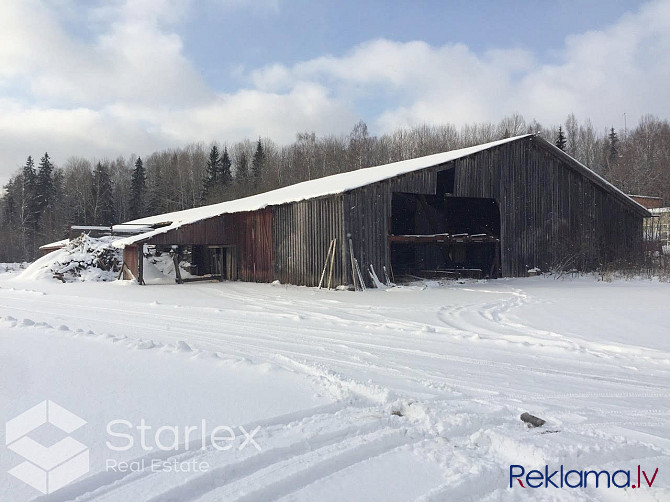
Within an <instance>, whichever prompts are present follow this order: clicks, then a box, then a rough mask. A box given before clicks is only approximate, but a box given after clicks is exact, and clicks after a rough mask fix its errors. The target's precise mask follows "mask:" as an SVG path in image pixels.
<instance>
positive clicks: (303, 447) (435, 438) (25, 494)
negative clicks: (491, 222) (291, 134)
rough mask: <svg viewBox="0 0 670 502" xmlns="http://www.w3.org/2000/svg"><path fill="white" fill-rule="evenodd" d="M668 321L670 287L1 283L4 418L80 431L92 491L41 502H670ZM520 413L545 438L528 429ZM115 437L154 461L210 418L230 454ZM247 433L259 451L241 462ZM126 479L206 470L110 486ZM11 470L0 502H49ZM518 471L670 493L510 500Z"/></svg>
mask: <svg viewBox="0 0 670 502" xmlns="http://www.w3.org/2000/svg"><path fill="white" fill-rule="evenodd" d="M668 305H670V285H669V284H663V283H654V282H649V281H630V282H624V281H615V282H612V283H603V282H596V281H595V280H594V279H592V278H580V279H567V280H563V281H556V280H553V279H547V278H541V277H540V278H531V279H522V280H497V281H489V282H471V283H467V284H451V285H447V286H443V287H439V288H438V287H430V286H429V287H427V288H420V287H414V288H412V287H406V288H395V289H392V290H388V291H379V290H368V291H367V292H365V293H354V292H334V291H331V292H328V291H316V290H314V289H310V288H301V287H291V286H289V287H286V286H279V285H268V284H246V283H223V284H220V283H194V284H185V285H151V286H146V287H139V286H136V285H133V284H130V283H127V282H126V283H119V282H116V283H71V284H62V283H60V282H56V281H46V280H41V281H28V280H22V279H18V278H16V273H15V272H11V271H10V272H7V273H4V274H0V368H2V379H1V380H0V404H1V406H0V410H1V412H2V413H1V414H0V415H1V416H0V420H1V421H2V422H5V421H7V420H9V419H11V418H13V417H14V416H16V415H18V414H19V413H21V412H22V411H25V410H26V409H28V408H30V407H31V406H34V405H35V404H37V403H39V402H41V401H42V400H45V399H48V400H52V401H54V402H56V403H58V404H59V405H61V406H63V407H65V408H67V409H68V410H70V411H71V412H73V413H76V414H77V415H79V416H80V417H82V418H84V419H85V420H86V421H87V422H88V423H87V425H85V426H84V427H82V428H81V429H79V430H77V431H75V432H73V433H72V437H74V438H76V439H77V440H79V441H81V442H82V443H84V444H85V445H87V446H88V447H89V449H90V472H89V473H88V474H87V475H85V476H84V477H82V478H80V479H79V480H77V481H74V482H73V483H72V484H70V485H68V486H66V487H64V488H62V489H61V490H58V491H56V492H55V493H53V494H51V495H49V496H45V497H43V499H44V500H49V501H57V500H71V499H75V500H81V501H84V500H105V501H131V500H132V501H140V500H142V501H155V502H158V501H166V500H178V501H186V500H188V501H214V500H221V501H228V500H245V501H252V500H255V501H266V500H282V501H289V500H290V501H296V500H300V501H317V500H333V501H335V500H366V501H369V500H379V501H384V502H390V501H395V500H399V501H400V500H422V501H444V500H455V501H460V500H656V501H661V500H670V456H669V455H670V415H669V412H670V327H669V326H668V324H669V323H668V311H669V310H668V309H669V307H668ZM524 411H528V412H530V413H532V414H534V415H537V416H539V417H542V418H544V419H546V420H547V424H546V425H545V426H544V427H541V428H538V429H528V428H526V427H524V424H523V423H522V422H521V421H520V420H519V415H520V414H521V413H522V412H524ZM119 419H120V420H127V421H128V422H130V423H131V424H139V423H140V420H142V419H144V420H145V423H146V424H150V425H151V426H152V427H153V429H152V433H151V434H150V435H149V440H148V443H150V444H148V445H145V446H151V445H152V444H153V445H154V446H156V445H155V439H156V438H155V436H153V431H155V430H156V429H157V428H158V427H161V426H173V428H175V427H177V426H178V427H180V428H181V429H180V430H183V427H184V426H186V425H193V426H199V425H200V424H201V422H202V420H206V421H207V424H211V426H212V427H214V426H217V425H222V426H228V427H230V428H231V430H233V431H235V433H236V437H235V440H234V441H233V442H232V443H231V444H232V445H233V448H231V449H229V450H226V451H219V450H217V449H216V448H215V447H214V445H212V444H211V442H208V440H206V441H205V444H204V449H202V446H203V445H202V444H201V443H199V442H198V441H194V442H193V444H191V445H190V448H189V449H188V450H186V449H185V445H184V444H183V439H184V438H183V437H181V438H179V439H180V441H179V443H180V445H179V447H178V451H177V452H176V453H175V452H162V451H158V449H157V448H156V447H154V449H153V450H151V451H147V450H146V449H145V448H142V447H141V446H140V445H139V441H138V440H136V441H135V444H134V446H133V448H131V449H130V450H129V451H125V452H114V451H111V450H110V449H109V448H108V447H107V445H106V442H109V441H110V439H114V440H115V441H116V439H115V438H110V436H109V434H108V433H107V431H106V426H107V424H108V423H109V422H110V421H113V420H119ZM239 426H242V427H243V428H244V430H245V431H247V433H249V434H251V433H252V431H256V432H255V433H254V434H253V440H254V442H255V443H256V444H257V445H258V447H256V446H255V445H254V444H251V443H248V444H246V445H245V446H244V447H243V448H242V449H241V450H240V447H241V446H243V441H244V440H245V437H246V436H244V434H243V433H242V432H240V429H239ZM44 427H45V428H48V427H49V426H44ZM257 428H258V429H257ZM118 430H120V429H118ZM124 430H125V429H124ZM164 432H165V434H163V436H161V440H162V441H163V442H165V443H169V442H170V441H168V440H169V439H170V437H171V436H170V432H169V431H167V432H166V431H164ZM50 433H53V431H51V430H38V431H36V432H35V433H34V438H35V439H36V440H38V441H42V442H43V443H45V444H47V445H48V444H49V443H48V442H47V439H46V437H47V436H48V435H49V434H50ZM40 434H41V435H40ZM134 434H135V435H134V438H135V439H137V437H138V433H137V431H135V432H134ZM198 437H199V436H198ZM4 443H5V442H4V441H2V442H1V444H2V445H4ZM116 444H119V442H117V443H116ZM259 448H260V451H259ZM133 459H136V460H138V459H139V460H142V459H143V460H144V461H145V465H147V463H149V464H150V463H151V461H152V460H156V459H158V460H162V461H166V462H168V461H172V460H177V461H179V462H182V463H183V464H181V465H182V466H186V464H187V463H188V462H191V463H192V464H193V465H195V464H198V465H201V464H202V463H203V462H206V463H207V469H206V470H195V469H193V470H190V471H188V469H187V468H184V469H183V470H185V471H188V472H174V471H167V470H164V469H163V470H161V469H157V470H152V469H149V468H145V469H144V470H141V471H139V472H137V471H133V472H126V473H123V472H115V471H110V470H109V469H108V468H107V463H109V462H110V461H118V460H133ZM21 461H22V459H21V457H20V456H19V455H18V454H16V453H15V452H13V451H10V450H9V449H8V448H5V447H2V446H0V500H3V501H5V500H6V501H23V500H29V499H33V498H38V499H39V497H40V496H41V494H40V493H39V492H38V491H37V490H35V489H33V488H30V487H29V486H27V485H26V484H24V483H23V482H21V481H19V480H18V479H16V478H14V477H12V476H10V475H9V474H7V471H8V470H9V469H11V468H12V467H14V466H16V465H17V464H19V463H20V462H21ZM511 464H515V465H523V466H524V467H525V468H526V469H528V470H530V469H532V468H534V467H539V468H542V469H544V466H545V465H549V467H550V468H559V467H560V465H561V464H563V465H564V466H565V468H566V470H568V469H578V470H587V469H592V468H597V469H598V470H599V471H600V470H603V469H608V470H610V471H611V472H614V471H615V470H618V469H626V470H630V471H631V472H632V473H633V472H634V474H635V476H634V478H635V479H634V480H632V481H633V482H635V483H636V482H637V466H638V465H641V469H642V470H645V472H647V473H648V474H649V479H651V476H652V475H653V472H654V470H655V469H656V468H658V474H657V476H656V479H655V480H654V482H653V487H651V488H649V487H647V486H646V483H645V482H644V480H643V485H642V488H640V489H632V488H626V489H618V488H610V489H606V488H603V487H600V488H597V489H596V488H594V487H591V486H589V487H588V488H574V489H571V488H552V487H549V488H538V489H531V488H526V489H524V488H521V487H520V486H518V485H516V484H515V485H514V487H513V488H509V470H510V465H511ZM190 465H191V464H189V466H190Z"/></svg>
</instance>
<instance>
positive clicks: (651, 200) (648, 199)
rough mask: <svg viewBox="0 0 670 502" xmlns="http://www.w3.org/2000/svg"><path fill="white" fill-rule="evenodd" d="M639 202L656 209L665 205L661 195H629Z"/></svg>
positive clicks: (648, 207)
mask: <svg viewBox="0 0 670 502" xmlns="http://www.w3.org/2000/svg"><path fill="white" fill-rule="evenodd" d="M628 197H630V198H631V199H633V200H634V201H635V202H637V203H638V204H640V205H642V206H644V207H646V208H647V209H654V208H659V207H662V206H663V199H661V198H660V197H654V196H651V195H629V196H628Z"/></svg>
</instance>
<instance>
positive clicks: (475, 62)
mask: <svg viewBox="0 0 670 502" xmlns="http://www.w3.org/2000/svg"><path fill="white" fill-rule="evenodd" d="M558 60H559V62H558V63H556V64H541V63H540V62H538V61H537V58H536V57H535V55H534V54H533V53H532V52H530V51H528V50H520V49H512V50H491V51H488V52H485V53H484V54H476V53H474V52H473V51H471V50H470V49H469V48H468V47H466V46H464V45H461V44H450V45H445V46H442V47H432V46H430V45H428V44H426V43H425V42H421V41H415V42H408V43H399V42H393V41H390V40H375V41H371V42H367V43H364V44H362V45H360V46H358V47H356V48H354V49H353V50H352V51H351V52H350V53H348V54H346V55H344V56H342V57H334V56H327V57H319V58H316V59H313V60H310V61H305V62H301V63H298V64H295V65H294V66H292V67H286V66H282V65H279V64H274V65H270V66H268V67H266V68H261V69H259V70H256V71H254V72H252V73H251V75H250V78H251V81H252V82H253V83H254V85H256V86H257V87H258V88H260V89H265V90H275V91H284V90H286V89H291V87H292V86H293V85H297V84H299V83H304V82H315V83H321V84H323V85H328V86H329V87H331V88H332V89H333V93H334V95H335V96H338V97H341V98H343V99H345V100H347V101H350V100H354V101H355V100H356V99H360V100H364V99H366V98H368V97H370V96H374V95H380V94H381V95H383V94H384V93H389V94H391V95H392V96H393V97H394V98H395V99H396V101H397V102H396V103H393V102H389V103H388V106H387V108H386V110H384V111H383V112H382V113H381V114H380V115H379V116H378V117H376V118H375V119H376V125H377V126H378V127H377V129H379V130H382V131H388V130H391V129H393V128H395V127H398V126H402V125H407V124H416V123H422V122H429V123H430V122H433V123H441V122H454V123H456V124H464V123H471V122H476V121H495V120H499V119H501V118H502V117H504V116H505V115H509V114H511V113H514V112H520V113H522V114H523V115H524V116H526V117H527V118H528V119H530V118H537V119H538V120H540V121H543V122H545V123H547V124H552V123H560V122H562V121H563V120H565V118H566V116H567V115H568V114H569V113H571V112H574V113H576V114H577V115H578V116H580V117H583V118H586V117H590V118H592V119H593V121H594V122H595V123H596V124H599V125H601V126H602V127H605V126H606V125H610V124H615V125H618V124H619V123H620V122H621V119H622V115H623V113H624V112H627V113H628V116H629V117H639V116H641V115H642V114H645V113H654V114H658V115H661V116H664V117H668V116H670V97H669V95H668V93H667V89H668V88H670V2H667V1H655V2H650V3H648V4H646V5H644V6H643V7H641V9H640V10H639V11H638V12H637V13H634V14H628V15H626V16H624V17H623V18H622V19H621V20H620V21H619V22H618V23H616V24H614V25H613V26H611V27H608V28H607V29H604V30H602V31H594V32H588V33H584V34H581V35H573V36H570V37H568V38H567V39H566V43H565V47H564V48H563V50H562V51H560V53H559V54H558Z"/></svg>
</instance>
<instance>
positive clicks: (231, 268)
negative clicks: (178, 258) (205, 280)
mask: <svg viewBox="0 0 670 502" xmlns="http://www.w3.org/2000/svg"><path fill="white" fill-rule="evenodd" d="M236 251H237V248H236V247H235V246H193V247H192V251H191V270H190V272H191V274H192V275H195V276H199V277H209V278H212V279H220V280H222V281H226V280H228V281H234V280H237V252H236Z"/></svg>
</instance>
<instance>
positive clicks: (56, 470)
mask: <svg viewBox="0 0 670 502" xmlns="http://www.w3.org/2000/svg"><path fill="white" fill-rule="evenodd" d="M44 424H51V425H53V426H55V427H57V428H58V429H60V430H62V431H63V432H65V433H67V434H70V433H72V432H74V431H75V430H77V429H79V428H80V427H82V426H83V425H85V424H86V421H85V420H83V419H81V418H80V417H78V416H77V415H75V414H74V413H72V412H70V411H68V410H66V409H65V408H63V407H62V406H59V405H58V404H56V403H54V402H53V401H42V402H41V403H40V404H38V405H36V406H33V407H32V408H30V409H29V410H27V411H24V412H23V413H21V414H20V415H19V416H17V417H15V418H13V419H11V420H10V421H9V422H7V424H6V425H5V443H6V444H7V447H8V448H9V449H10V450H12V451H13V452H15V453H18V454H19V455H21V456H22V457H23V458H25V459H26V461H25V462H23V463H21V464H19V465H17V466H16V467H14V468H12V469H10V470H9V474H11V475H12V476H14V477H16V478H18V479H20V480H21V481H23V482H24V483H26V484H27V485H30V486H32V487H33V488H35V489H36V490H39V491H40V492H42V493H44V494H49V493H53V492H55V491H56V490H59V489H60V488H62V487H64V486H66V485H68V484H69V483H71V482H72V481H74V480H75V479H77V478H79V477H81V476H83V475H84V474H86V473H87V472H88V470H89V458H88V448H87V447H86V446H85V445H84V444H82V443H80V442H79V441H77V440H76V439H73V438H71V437H69V436H68V437H66V438H64V439H61V440H60V441H58V442H57V443H54V444H52V445H51V446H49V447H46V446H44V445H41V444H40V443H38V442H37V441H35V440H33V439H31V438H30V437H28V434H29V433H31V432H32V431H34V430H35V429H37V428H39V427H41V426H42V425H44Z"/></svg>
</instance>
